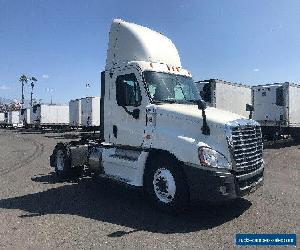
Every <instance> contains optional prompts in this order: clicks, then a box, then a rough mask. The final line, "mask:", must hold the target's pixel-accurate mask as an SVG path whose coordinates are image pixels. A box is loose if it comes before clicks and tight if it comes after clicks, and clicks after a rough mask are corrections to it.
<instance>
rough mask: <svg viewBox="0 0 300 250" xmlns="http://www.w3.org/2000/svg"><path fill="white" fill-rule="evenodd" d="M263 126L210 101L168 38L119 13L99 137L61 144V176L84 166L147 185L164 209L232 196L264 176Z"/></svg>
mask: <svg viewBox="0 0 300 250" xmlns="http://www.w3.org/2000/svg"><path fill="white" fill-rule="evenodd" d="M262 150H263V148H262V137H261V130H260V126H259V124H258V123H257V122H255V121H253V120H249V119H246V118H244V117H242V116H239V115H237V114H233V113H230V112H226V111H222V110H219V109H216V108H213V107H206V105H205V102H204V101H203V100H202V99H201V97H200V96H199V93H198V90H197V88H196V86H195V83H194V80H193V79H192V76H191V73H190V72H189V71H188V70H186V69H184V68H182V66H181V62H180V57H179V54H178V51H177V49H176V47H175V45H174V44H173V43H172V41H171V40H170V39H168V38H167V37H165V36H163V35H161V34H160V33H158V32H155V31H153V30H150V29H148V28H145V27H142V26H139V25H136V24H133V23H128V22H125V21H123V20H119V19H116V20H114V21H113V23H112V26H111V30H110V33H109V45H108V51H107V60H106V68H105V71H103V72H102V74H101V102H100V139H98V140H93V141H92V140H90V141H88V140H81V141H79V142H78V141H77V142H70V143H68V144H66V143H65V144H63V143H59V144H57V146H56V147H55V149H54V151H53V154H52V156H51V158H50V163H51V166H52V167H54V168H55V171H56V173H57V174H58V175H59V176H60V177H63V178H65V177H69V176H70V175H71V174H74V173H75V172H77V173H78V171H79V172H80V171H81V170H82V169H83V168H89V169H90V170H91V171H92V172H94V173H95V174H97V175H100V176H103V177H106V178H110V179H113V180H117V181H120V182H123V183H126V184H128V185H133V186H136V187H142V188H143V190H145V191H146V193H147V194H148V195H149V196H150V198H151V200H152V201H153V202H154V203H155V204H156V205H158V206H159V207H160V208H162V209H165V210H173V211H174V210H176V211H178V210H182V209H184V208H186V207H187V205H188V204H189V202H190V201H191V200H218V201H219V200H230V199H236V198H238V197H241V196H244V195H245V194H247V193H249V192H250V191H253V190H255V189H256V188H257V187H259V186H261V185H262V183H263V171H264V163H263V158H262Z"/></svg>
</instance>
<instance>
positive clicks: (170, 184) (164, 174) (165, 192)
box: [153, 168, 176, 203]
mask: <svg viewBox="0 0 300 250" xmlns="http://www.w3.org/2000/svg"><path fill="white" fill-rule="evenodd" d="M153 186H154V192H155V194H156V196H157V198H158V199H159V200H160V201H161V202H163V203H170V202H171V201H172V200H173V199H174V197H175V193H176V184H175V180H174V177H173V175H172V173H171V172H170V171H169V170H168V169H165V168H159V169H157V170H156V172H155V173H154V179H153Z"/></svg>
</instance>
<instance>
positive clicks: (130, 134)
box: [109, 67, 148, 147]
mask: <svg viewBox="0 0 300 250" xmlns="http://www.w3.org/2000/svg"><path fill="white" fill-rule="evenodd" d="M112 80H113V81H112V82H111V85H110V102H111V105H110V106H111V109H112V110H111V115H110V116H111V117H110V136H109V138H110V142H111V143H113V144H116V145H128V146H133V147H139V146H142V144H143V138H144V129H145V119H146V111H145V107H146V105H147V104H146V103H147V101H148V100H147V98H146V96H147V95H146V92H145V89H144V87H143V84H142V76H141V73H140V72H139V70H137V69H136V68H134V67H130V68H128V67H126V68H125V69H122V70H118V71H116V72H114V74H113V78H112Z"/></svg>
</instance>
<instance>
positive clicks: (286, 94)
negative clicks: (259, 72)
mask: <svg viewBox="0 0 300 250" xmlns="http://www.w3.org/2000/svg"><path fill="white" fill-rule="evenodd" d="M252 98H253V108H254V111H253V119H254V120H256V121H258V122H259V123H260V124H261V127H262V132H263V135H265V136H266V137H268V138H269V139H276V138H278V137H279V136H280V135H284V134H286V135H291V136H292V137H294V138H295V139H296V140H300V106H299V101H300V85H297V84H294V83H290V82H285V83H274V84H267V85H258V86H254V87H252Z"/></svg>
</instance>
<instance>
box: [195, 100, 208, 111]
mask: <svg viewBox="0 0 300 250" xmlns="http://www.w3.org/2000/svg"><path fill="white" fill-rule="evenodd" d="M197 104H198V109H202V110H205V109H206V108H207V105H206V102H205V101H203V100H198V101H197Z"/></svg>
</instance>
